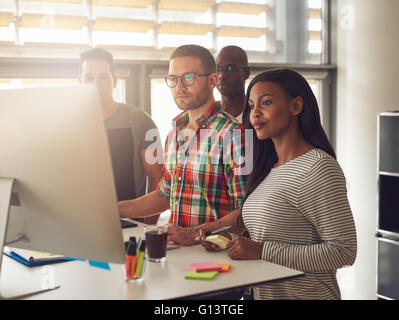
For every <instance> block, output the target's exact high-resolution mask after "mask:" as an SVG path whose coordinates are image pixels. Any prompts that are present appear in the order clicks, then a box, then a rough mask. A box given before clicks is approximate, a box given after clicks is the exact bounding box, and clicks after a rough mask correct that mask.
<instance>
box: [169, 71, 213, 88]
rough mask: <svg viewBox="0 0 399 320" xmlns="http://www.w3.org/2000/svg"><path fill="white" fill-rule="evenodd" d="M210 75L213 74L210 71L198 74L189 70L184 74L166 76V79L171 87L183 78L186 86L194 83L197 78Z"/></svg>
mask: <svg viewBox="0 0 399 320" xmlns="http://www.w3.org/2000/svg"><path fill="white" fill-rule="evenodd" d="M209 75H211V74H210V73H203V74H198V73H195V72H187V73H185V74H183V75H182V76H167V77H166V78H165V81H166V84H167V85H168V87H169V88H174V87H176V86H177V82H178V81H179V79H181V81H182V82H183V84H184V85H185V86H187V87H189V86H192V85H193V84H194V82H195V79H196V78H198V77H207V76H209Z"/></svg>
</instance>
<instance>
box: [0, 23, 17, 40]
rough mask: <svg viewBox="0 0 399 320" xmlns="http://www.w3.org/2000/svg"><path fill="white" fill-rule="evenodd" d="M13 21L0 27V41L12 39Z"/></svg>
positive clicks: (13, 37) (13, 38)
mask: <svg viewBox="0 0 399 320" xmlns="http://www.w3.org/2000/svg"><path fill="white" fill-rule="evenodd" d="M14 30H15V29H14V23H10V25H9V26H8V27H0V41H14V40H15V36H14V35H15V33H14Z"/></svg>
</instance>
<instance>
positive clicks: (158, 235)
mask: <svg viewBox="0 0 399 320" xmlns="http://www.w3.org/2000/svg"><path fill="white" fill-rule="evenodd" d="M144 234H145V243H146V247H147V256H148V260H149V261H151V262H164V261H165V260H166V245H167V243H168V226H167V225H162V226H157V225H147V226H144Z"/></svg>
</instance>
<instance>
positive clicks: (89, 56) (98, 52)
mask: <svg viewBox="0 0 399 320" xmlns="http://www.w3.org/2000/svg"><path fill="white" fill-rule="evenodd" d="M87 60H104V61H107V62H108V63H109V69H110V71H111V73H112V74H115V66H114V58H113V56H112V54H111V53H110V52H108V51H107V50H105V49H102V48H93V49H89V50H87V51H85V52H82V53H81V54H80V64H79V73H82V65H83V62H85V61H87Z"/></svg>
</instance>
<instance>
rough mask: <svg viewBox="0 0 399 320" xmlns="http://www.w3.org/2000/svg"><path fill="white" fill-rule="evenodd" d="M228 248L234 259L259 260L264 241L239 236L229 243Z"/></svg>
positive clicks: (230, 255)
mask: <svg viewBox="0 0 399 320" xmlns="http://www.w3.org/2000/svg"><path fill="white" fill-rule="evenodd" d="M227 249H228V255H229V257H230V258H231V259H233V260H257V259H261V258H262V250H263V243H259V242H255V241H252V240H250V239H248V238H245V237H242V236H237V237H236V238H234V239H233V240H232V241H230V242H229V243H228V244H227Z"/></svg>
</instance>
